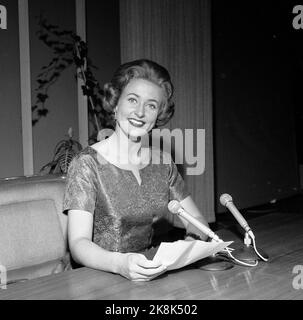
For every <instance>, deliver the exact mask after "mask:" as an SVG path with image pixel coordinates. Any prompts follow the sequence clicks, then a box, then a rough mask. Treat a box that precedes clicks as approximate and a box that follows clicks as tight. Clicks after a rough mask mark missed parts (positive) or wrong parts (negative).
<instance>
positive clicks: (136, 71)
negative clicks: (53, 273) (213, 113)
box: [64, 60, 208, 281]
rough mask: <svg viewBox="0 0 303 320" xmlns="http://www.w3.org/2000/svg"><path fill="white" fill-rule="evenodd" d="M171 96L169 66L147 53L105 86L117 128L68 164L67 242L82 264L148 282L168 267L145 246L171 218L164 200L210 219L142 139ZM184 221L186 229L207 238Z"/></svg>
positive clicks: (160, 119)
mask: <svg viewBox="0 0 303 320" xmlns="http://www.w3.org/2000/svg"><path fill="white" fill-rule="evenodd" d="M172 96H173V85H172V83H171V79H170V75H169V73H168V71H167V70H166V69H165V68H163V67H162V66H160V65H159V64H157V63H155V62H153V61H150V60H136V61H132V62H129V63H126V64H123V65H122V66H120V67H119V68H118V70H117V71H116V73H115V74H114V76H113V79H112V80H111V82H109V83H108V84H106V85H105V87H104V105H105V107H106V109H107V110H108V111H109V112H110V113H111V115H112V116H113V121H114V124H115V131H114V132H113V133H112V135H111V136H110V137H109V138H107V139H104V140H102V141H100V142H98V143H96V144H94V145H92V146H90V147H87V148H85V149H84V150H82V151H81V152H80V153H79V154H78V155H77V156H76V157H75V158H74V159H73V161H72V163H71V165H70V166H69V170H68V177H67V185H66V192H65V200H64V210H65V212H66V213H67V212H68V217H69V224H68V226H69V227H68V239H69V247H70V249H71V253H72V256H73V258H74V259H75V260H76V262H78V263H79V264H82V265H85V266H88V267H91V268H94V269H100V270H104V271H109V272H114V273H118V274H120V275H122V276H124V277H126V278H128V279H131V280H136V281H148V280H151V279H153V278H155V277H157V276H158V275H160V274H161V273H163V272H165V270H166V266H165V265H164V264H163V263H162V262H161V261H154V260H148V259H147V258H146V256H145V255H144V254H143V253H145V254H147V252H146V250H148V249H149V248H151V247H152V246H153V245H154V240H155V239H154V228H155V224H156V223H157V222H158V221H159V220H160V219H167V220H172V219H171V217H169V214H168V210H167V205H168V203H169V201H171V200H178V201H179V202H180V203H181V205H182V206H183V207H184V209H186V210H188V211H190V212H191V213H192V214H193V215H194V216H195V217H196V218H197V219H199V220H200V221H201V222H202V223H204V224H205V225H208V224H207V222H206V220H205V219H204V217H203V216H202V214H201V213H200V211H199V210H198V208H197V207H196V206H195V204H194V202H193V200H192V199H191V197H190V195H189V192H188V191H187V189H186V187H185V185H184V181H183V179H182V177H181V175H180V174H179V172H178V170H177V167H176V165H175V163H174V162H173V161H172V159H171V157H170V154H168V153H165V152H163V151H160V150H156V151H155V150H151V149H153V148H144V147H143V145H142V141H143V138H144V136H147V135H148V134H149V133H150V132H151V131H152V129H153V128H155V127H156V126H159V125H163V124H165V123H166V122H167V121H169V120H170V118H171V117H172V115H173V113H174V104H173V101H172ZM151 151H152V155H153V156H152V157H151ZM155 154H157V157H155ZM155 158H157V159H155ZM154 160H155V161H154ZM182 222H183V223H184V227H185V228H186V230H187V231H188V233H196V234H198V235H199V236H200V237H201V238H202V239H206V238H207V237H206V236H205V235H204V234H203V233H201V232H199V231H198V230H195V229H191V228H190V227H189V225H188V223H187V222H185V221H182Z"/></svg>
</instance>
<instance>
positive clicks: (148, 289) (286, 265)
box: [0, 213, 303, 300]
mask: <svg viewBox="0 0 303 320" xmlns="http://www.w3.org/2000/svg"><path fill="white" fill-rule="evenodd" d="M250 226H251V227H252V229H253V231H254V234H255V236H256V240H257V245H258V246H259V247H260V248H261V249H263V250H264V251H265V252H266V253H267V254H268V255H269V257H270V260H269V262H262V261H260V262H259V264H258V265H257V266H256V267H244V266H240V265H235V266H234V267H233V268H231V269H229V270H224V271H205V270H201V269H199V268H198V267H197V265H195V264H193V265H190V266H187V267H185V268H182V269H179V270H173V271H169V272H167V273H165V274H164V275H162V276H160V277H159V278H156V279H154V280H153V281H150V282H132V281H129V280H127V279H124V278H123V277H121V276H119V275H116V274H111V273H106V272H102V271H98V270H93V269H89V268H79V269H74V270H70V271H66V272H63V273H59V274H56V275H50V276H46V277H41V278H37V279H33V280H29V281H26V282H22V283H14V284H11V285H9V286H8V287H7V289H0V300H1V299H4V300H6V299H83V300H86V299H101V300H121V299H125V300H159V299H164V300H166V299H167V300H168V299H169V300H176V299H180V300H205V299H208V300H213V299H237V300H240V299H291V300H295V299H302V298H303V288H299V289H295V288H294V286H293V284H294V282H295V281H296V279H295V277H296V276H298V277H299V276H300V273H299V272H298V271H297V272H298V273H293V270H294V268H295V266H301V265H302V268H303V232H302V231H303V214H299V213H290V214H286V213H274V214H273V213H271V214H267V215H263V216H261V217H258V218H255V219H252V220H251V221H250ZM240 230H241V229H239V228H238V227H231V228H229V229H224V230H220V231H219V232H218V234H219V235H220V237H221V238H222V239H223V240H225V241H229V240H234V241H235V242H234V244H233V245H232V247H234V248H236V247H241V246H242V245H243V238H242V236H243V235H241V236H240V237H239V231H240ZM299 269H300V268H299ZM302 272H303V271H302ZM301 275H302V277H303V273H302V274H301ZM301 283H302V280H301Z"/></svg>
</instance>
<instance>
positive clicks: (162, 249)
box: [153, 240, 233, 270]
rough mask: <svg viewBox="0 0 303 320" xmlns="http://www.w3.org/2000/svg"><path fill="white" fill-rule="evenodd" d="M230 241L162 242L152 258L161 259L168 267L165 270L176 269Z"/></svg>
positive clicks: (212, 252)
mask: <svg viewBox="0 0 303 320" xmlns="http://www.w3.org/2000/svg"><path fill="white" fill-rule="evenodd" d="M232 242H233V241H229V242H205V241H201V240H193V241H185V240H178V241H175V242H162V243H161V244H160V246H159V249H158V251H157V253H156V254H155V256H154V259H153V260H154V261H155V260H158V261H161V262H162V263H163V264H165V265H166V266H167V267H168V268H167V270H173V269H178V268H182V267H184V266H186V265H188V264H190V263H194V262H196V261H198V260H200V259H203V258H206V257H208V256H211V255H213V254H215V253H217V252H219V251H222V250H223V249H224V248H226V247H228V246H229V245H230V244H231V243H232Z"/></svg>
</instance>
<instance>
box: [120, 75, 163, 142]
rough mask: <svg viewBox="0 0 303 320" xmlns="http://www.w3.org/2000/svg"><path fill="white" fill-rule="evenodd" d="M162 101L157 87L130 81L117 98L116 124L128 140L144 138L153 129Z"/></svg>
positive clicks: (161, 90)
mask: <svg viewBox="0 0 303 320" xmlns="http://www.w3.org/2000/svg"><path fill="white" fill-rule="evenodd" d="M163 99H164V90H163V89H162V88H161V87H159V86H158V85H156V84H154V83H152V82H150V81H148V80H144V79H132V80H131V81H130V82H129V83H128V84H127V86H126V87H125V88H124V90H123V92H122V94H121V96H120V98H119V101H118V104H117V107H116V120H117V124H118V125H119V127H120V128H121V130H122V131H123V132H124V133H125V134H126V135H127V136H128V137H129V138H135V139H136V138H137V137H142V136H144V135H145V134H147V133H148V132H149V131H150V130H152V128H153V127H154V125H155V122H156V120H157V116H158V113H159V110H160V107H161V104H162V101H163Z"/></svg>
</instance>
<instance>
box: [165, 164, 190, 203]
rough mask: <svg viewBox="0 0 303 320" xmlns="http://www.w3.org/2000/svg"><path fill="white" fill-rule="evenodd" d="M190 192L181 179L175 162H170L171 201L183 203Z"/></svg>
mask: <svg viewBox="0 0 303 320" xmlns="http://www.w3.org/2000/svg"><path fill="white" fill-rule="evenodd" d="M187 196H189V192H188V190H187V188H186V186H185V183H184V180H183V178H182V177H181V175H180V173H179V171H178V168H177V166H176V164H175V163H174V161H173V160H172V159H171V161H170V172H169V200H178V201H182V200H184V199H185V198H186V197H187Z"/></svg>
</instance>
